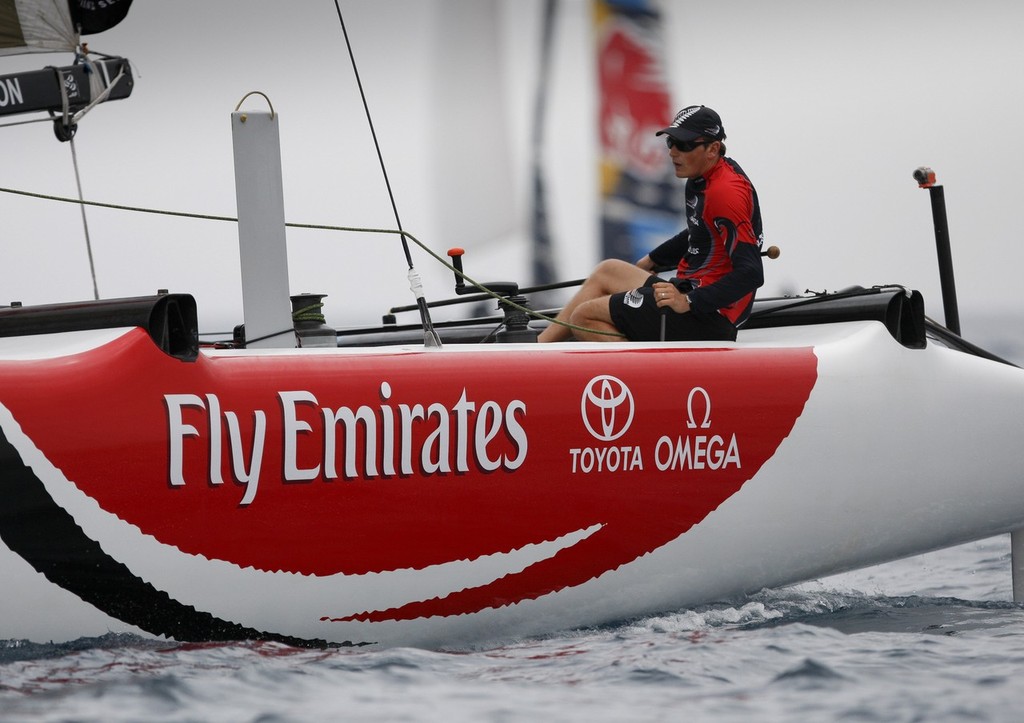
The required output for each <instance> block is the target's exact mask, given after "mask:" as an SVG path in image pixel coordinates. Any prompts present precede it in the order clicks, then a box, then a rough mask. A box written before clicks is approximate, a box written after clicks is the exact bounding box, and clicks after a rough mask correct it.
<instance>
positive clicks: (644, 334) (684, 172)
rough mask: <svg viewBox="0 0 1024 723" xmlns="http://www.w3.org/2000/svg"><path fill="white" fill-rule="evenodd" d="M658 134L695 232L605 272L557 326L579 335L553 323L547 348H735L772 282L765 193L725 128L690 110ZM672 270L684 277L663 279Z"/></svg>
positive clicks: (612, 263)
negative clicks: (563, 344) (661, 343)
mask: <svg viewBox="0 0 1024 723" xmlns="http://www.w3.org/2000/svg"><path fill="white" fill-rule="evenodd" d="M655 135H659V136H661V135H664V136H665V141H666V145H667V146H668V154H669V158H670V159H671V160H672V165H673V166H674V167H675V174H676V177H677V178H685V179H686V229H684V230H683V231H682V232H680V233H679V234H677V235H675V236H673V237H672V238H670V239H668V240H667V241H665V242H664V243H663V244H661V245H660V246H658V247H657V248H655V249H654V250H653V251H651V252H650V253H649V254H648V255H646V256H644V257H643V258H642V259H640V260H639V261H637V262H636V263H635V264H631V263H629V262H627V261H621V260H618V259H606V260H605V261H602V262H601V263H600V264H598V266H597V268H596V269H595V270H594V272H593V273H592V274H591V275H590V276H589V277H588V278H587V279H586V281H584V282H583V285H582V286H581V287H580V290H579V291H578V292H577V293H576V295H575V296H574V297H573V298H572V299H571V300H570V301H569V303H568V304H566V306H565V308H563V309H562V311H561V312H560V313H559V314H558V316H557V317H556V319H557V320H558V321H563V322H569V323H571V324H573V325H574V326H575V327H578V328H575V329H571V328H569V327H567V326H563V325H561V324H551V325H549V326H548V327H547V329H545V330H544V331H543V332H542V333H541V335H540V339H539V341H542V342H543V341H562V340H565V339H568V338H569V337H570V336H571V335H575V337H576V338H577V339H580V340H583V341H621V340H622V338H623V337H625V338H626V339H629V340H632V341H657V340H659V339H662V338H664V339H666V340H674V341H682V340H689V339H708V340H723V341H735V339H736V328H737V327H738V326H739V325H741V324H742V323H743V322H744V321H745V320H746V318H747V316H749V314H750V308H751V306H752V304H753V302H754V293H755V291H756V290H757V289H758V288H759V287H760V286H761V285H762V284H763V283H764V274H763V270H762V266H761V254H760V247H761V244H762V241H763V237H762V232H761V209H760V206H759V205H758V201H757V192H756V191H755V190H754V187H753V185H752V184H751V182H750V179H749V178H747V175H746V174H745V173H744V172H743V169H741V168H740V167H739V165H738V164H737V163H736V162H735V161H734V160H732V159H731V158H727V157H726V156H725V143H724V142H723V141H724V140H725V128H724V127H723V126H722V119H721V117H720V116H719V115H718V113H716V112H715V111H713V110H712V109H711V108H708V107H707V106H703V105H693V106H689V107H687V108H683V109H682V110H681V111H679V113H677V114H676V117H675V119H674V120H673V121H672V125H670V126H669V127H667V128H663V129H661V130H660V131H658V132H657V133H656V134H655ZM672 266H675V267H676V275H675V278H672V279H670V280H666V279H662V278H660V277H658V276H657V275H655V274H654V271H655V269H658V268H665V267H672Z"/></svg>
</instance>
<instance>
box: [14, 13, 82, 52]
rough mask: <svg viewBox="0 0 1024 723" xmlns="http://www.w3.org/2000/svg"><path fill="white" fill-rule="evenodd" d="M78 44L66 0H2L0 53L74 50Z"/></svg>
mask: <svg viewBox="0 0 1024 723" xmlns="http://www.w3.org/2000/svg"><path fill="white" fill-rule="evenodd" d="M77 45H78V34H77V33H76V32H75V29H74V25H73V24H72V21H71V11H70V10H69V8H68V4H67V2H66V0H0V55H19V54H21V53H52V52H61V51H70V52H73V51H74V50H75V47H76V46H77Z"/></svg>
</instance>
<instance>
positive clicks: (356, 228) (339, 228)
mask: <svg viewBox="0 0 1024 723" xmlns="http://www.w3.org/2000/svg"><path fill="white" fill-rule="evenodd" d="M0 192H2V193H13V194H15V195H18V196H28V197H29V198H38V199H41V200H44V201H60V202H61V203H74V204H78V205H81V206H95V207H96V208H109V209H112V210H115V211H133V212H135V213H150V214H156V215H160V216H176V217H178V218H195V219H200V220H203V221H228V222H231V223H238V219H237V218H235V217H234V216H214V215H211V214H205V213H188V212H186V211H166V210H161V209H155V208H142V207H140V206H125V205H122V204H118V203H103V202H101V201H85V200H81V199H77V198H67V197H64V196H52V195H49V194H45V193H33V192H32V191H21V190H18V189H14V188H0ZM285 226H286V227H288V228H303V229H311V230H315V231H352V232H355V233H383V234H392V235H395V236H405V237H407V238H409V239H412V241H413V243H415V244H416V245H417V246H419V247H420V248H421V249H423V251H425V252H426V253H427V254H429V255H430V256H431V257H433V258H434V260H435V261H437V262H438V263H440V264H441V265H442V266H444V267H446V268H447V269H448V270H449V271H451V272H453V273H456V274H458V275H459V276H461V277H462V278H463V279H465V281H466V283H468V284H471V285H472V286H475V287H476V288H478V289H480V290H481V291H482V292H483V293H485V294H487V295H488V296H491V297H493V298H495V299H497V300H499V301H501V302H503V303H505V304H508V305H509V306H511V307H512V308H514V309H518V310H519V311H522V312H523V313H525V314H527V315H528V316H532V317H533V318H535V319H541V320H543V321H547V322H550V323H552V324H559V325H561V326H564V327H566V328H568V329H573V330H578V331H586V332H591V333H595V334H603V335H605V336H616V337H622V334H618V333H616V332H611V331H604V330H601V329H588V328H587V327H583V326H577V325H575V324H570V323H568V322H565V321H559V320H558V319H555V318H552V317H550V316H545V315H544V314H541V313H539V312H537V311H534V310H533V309H529V308H527V307H525V306H520V305H519V304H516V303H515V302H513V301H511V300H510V299H508V298H506V297H503V296H501V295H500V294H496V293H494V292H493V291H491V290H490V289H488V288H487V287H486V286H484V285H483V284H482V283H480V282H479V281H476V280H475V279H473V278H472V277H470V276H468V275H467V274H465V273H463V272H461V271H459V270H458V269H456V268H455V267H454V266H452V265H451V264H450V263H448V262H447V261H446V260H445V259H443V258H442V257H441V256H439V255H438V254H436V253H434V251H433V250H432V249H431V248H430V247H429V246H427V245H426V244H424V243H423V242H422V241H420V240H419V239H418V238H416V237H415V236H413V235H412V234H411V233H409V232H408V231H398V230H396V229H391V228H366V227H359V226H331V225H328V224H320V223H290V222H285Z"/></svg>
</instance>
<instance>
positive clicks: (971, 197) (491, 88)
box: [0, 0, 1024, 333]
mask: <svg viewBox="0 0 1024 723" xmlns="http://www.w3.org/2000/svg"><path fill="white" fill-rule="evenodd" d="M342 9H343V11H344V12H345V16H346V22H347V24H348V30H349V33H350V36H351V37H352V40H353V43H354V48H355V52H356V59H357V62H358V63H359V66H360V72H361V74H362V80H363V84H364V87H365V89H366V91H367V93H368V96H369V101H370V108H371V112H372V113H373V116H374V121H375V123H376V125H377V133H378V137H379V139H380V141H381V144H382V150H383V154H384V158H385V161H386V162H387V164H388V172H389V174H390V177H391V182H392V186H393V188H394V190H395V193H396V200H397V203H398V208H399V212H400V213H401V216H402V221H403V224H404V226H405V228H406V229H407V230H408V231H410V232H411V233H413V234H415V235H416V236H417V237H418V238H419V239H421V240H422V241H424V242H425V243H427V244H428V245H429V246H430V247H431V248H433V249H434V250H435V251H436V252H438V253H440V254H442V255H443V254H444V251H445V250H446V249H447V248H448V247H450V246H454V245H461V246H465V247H466V248H467V249H468V251H469V253H468V255H467V257H466V267H467V271H468V272H469V273H470V274H471V275H473V276H475V277H477V278H479V279H481V280H487V279H506V278H510V277H512V278H517V279H521V280H527V273H528V272H527V268H528V266H527V249H528V219H529V215H528V212H529V207H528V195H527V190H528V182H529V176H528V171H529V161H530V155H529V149H528V145H527V141H528V132H529V124H530V118H531V112H532V108H531V103H532V97H533V95H532V94H533V85H532V84H533V74H534V71H535V66H536V53H537V42H538V29H539V10H540V2H539V0H498V1H496V2H493V3H488V2H480V1H479V0H405V1H402V2H394V1H391V2H380V1H377V0H358V1H355V0H349V1H347V2H344V1H343V2H342ZM665 15H666V27H665V40H666V57H667V60H668V64H667V67H668V73H669V77H670V81H671V85H672V88H673V93H674V101H673V104H674V105H675V106H679V107H681V106H683V105H686V104H689V103H704V104H707V105H710V106H712V107H714V108H716V109H717V110H718V111H719V112H720V113H721V115H722V116H723V119H724V122H725V126H726V128H727V130H728V133H729V141H728V146H729V153H730V155H731V156H733V157H734V158H736V159H737V160H738V161H739V162H740V163H741V165H743V167H744V168H745V169H746V171H747V172H748V173H749V175H750V176H751V178H752V179H753V181H754V183H755V185H756V186H757V188H758V191H759V194H760V197H761V203H762V209H763V214H764V226H765V231H766V240H767V241H768V242H769V243H774V244H777V245H779V246H780V247H781V248H782V250H783V256H782V258H781V259H779V260H778V261H775V262H773V263H770V264H769V265H768V267H767V284H766V287H765V289H764V291H763V293H764V294H777V293H780V292H782V291H794V290H795V291H803V290H804V289H815V290H821V289H829V290H834V289H838V288H842V287H844V286H847V285H850V284H863V285H871V284H876V283H902V284H905V285H907V286H911V287H914V288H918V289H920V290H921V291H922V292H923V293H924V294H925V297H926V303H927V311H928V313H929V314H930V315H932V316H935V317H937V318H939V319H941V317H942V311H941V309H942V307H941V301H940V299H939V291H938V290H939V285H938V278H937V267H936V263H935V253H934V240H933V236H932V226H931V212H930V207H929V202H928V194H927V193H926V192H925V191H922V190H919V189H918V188H917V186H916V184H915V183H914V181H913V180H912V179H911V172H912V171H913V170H914V168H916V167H917V166H919V165H929V166H931V167H933V168H934V169H935V170H936V171H937V173H938V175H939V181H940V183H942V184H943V185H944V186H945V189H946V197H947V204H948V214H949V223H950V234H951V239H952V245H953V253H954V261H955V263H956V273H957V281H958V287H959V296H960V301H961V307H962V309H963V320H964V327H965V333H966V332H968V331H969V324H970V320H971V318H972V316H980V315H983V314H987V313H989V312H990V311H992V312H996V313H999V312H1012V313H1015V314H1017V315H1018V316H1020V315H1021V313H1022V310H1024V304H1022V303H1021V301H1020V297H1019V294H1018V288H1019V287H1020V285H1021V282H1020V280H1019V276H1020V270H1021V268H1024V244H1022V243H1021V240H1020V235H1021V230H1020V228H1019V225H1018V224H1017V216H1018V208H1019V207H1020V206H1021V199H1020V182H1019V178H1018V176H1019V171H1018V169H1019V165H1020V164H1021V162H1022V161H1024V150H1022V145H1024V140H1022V139H1021V134H1020V132H1019V127H1018V126H1019V119H1020V118H1021V117H1022V116H1024V80H1022V79H1021V69H1024V46H1022V44H1021V43H1020V37H1019V35H1020V28H1022V27H1024V4H1021V3H1016V2H1011V1H1009V0H1006V1H992V0H989V1H987V2H986V1H984V0H982V1H980V2H974V3H969V4H968V3H962V2H951V1H950V0H939V1H935V0H932V1H930V2H925V1H923V0H908V1H905V2H875V1H867V2H857V3H851V2H822V1H817V2H812V1H811V0H807V1H797V0H785V1H784V2H774V3H769V2H752V1H751V2H736V1H732V2H730V1H729V0H725V1H723V2H718V3H715V4H713V5H712V6H708V5H706V4H700V3H693V2H666V3H665ZM556 40H557V42H558V43H559V45H558V51H557V54H556V58H555V69H554V72H553V75H552V78H551V82H552V90H551V93H552V102H551V107H550V112H549V118H548V120H549V126H548V144H547V147H546V154H545V159H546V162H547V167H548V173H549V183H550V185H551V197H550V199H549V204H550V209H551V214H552V223H553V235H554V238H555V241H556V244H557V253H558V260H559V271H560V273H561V275H562V276H564V277H566V278H572V277H578V276H582V275H584V274H585V273H586V272H587V271H588V270H589V268H590V267H591V266H592V264H593V263H594V262H595V261H596V260H597V249H598V246H599V245H598V242H597V239H596V233H597V224H596V214H597V211H596V187H597V180H596V179H597V176H596V163H597V160H596V157H595V148H596V119H595V117H594V113H595V97H594V92H593V87H594V60H593V44H592V28H591V18H590V9H589V2H584V0H563V3H562V12H561V16H560V22H559V27H558V34H557V37H556ZM89 42H90V46H91V47H92V48H94V49H95V50H98V51H101V52H106V53H110V54H117V55H124V56H126V57H128V58H130V59H131V60H132V62H133V63H134V65H135V69H136V72H137V74H138V75H137V78H136V88H135V92H134V94H133V96H132V97H131V98H129V99H127V100H124V101H119V102H116V103H110V104H107V105H106V106H103V107H100V108H98V109H97V110H96V111H94V112H93V113H92V114H91V115H90V116H88V117H87V118H86V119H85V120H84V121H83V123H82V125H81V127H80V130H79V133H78V137H77V139H76V144H77V150H78V155H79V162H80V166H81V172H82V182H83V185H84V192H85V195H86V197H87V198H89V199H93V200H98V201H104V202H111V203H122V204H126V205H133V206H146V207H154V208H166V209H173V210H178V211H188V212H197V213H210V214H217V215H234V213H235V195H234V193H235V191H234V178H233V168H232V158H231V137H230V123H229V117H230V113H231V112H232V111H233V110H234V108H235V105H236V104H237V103H238V101H239V100H240V99H241V98H242V96H243V95H245V94H246V93H247V92H248V91H250V90H260V91H263V92H265V93H267V95H268V96H269V97H270V99H271V101H272V102H273V103H274V106H275V109H276V110H277V111H278V112H279V113H280V114H281V129H282V151H283V167H284V176H285V177H284V183H285V211H286V217H287V219H288V220H289V221H295V222H303V223H324V224H335V225H344V226H368V227H387V228H393V227H394V220H393V217H392V215H391V208H390V204H389V202H388V199H387V196H386V192H385V189H384V185H383V181H382V180H381V177H380V171H379V168H378V167H377V162H376V156H375V154H374V151H373V148H372V145H371V139H370V135H369V132H368V130H367V129H366V123H365V118H364V116H363V111H362V108H361V105H360V102H359V98H358V96H357V94H356V89H355V83H354V80H353V78H352V71H351V68H350V66H349V62H348V56H347V52H346V51H345V48H344V45H343V38H342V35H341V30H340V27H339V25H338V21H337V16H336V14H335V10H334V4H333V2H331V1H330V0H318V1H317V2H313V1H312V0H302V1H301V2H290V3H281V2H268V1H247V2H241V0H220V1H219V2H216V3H210V2H200V1H199V0H177V1H176V2H174V3H161V2H153V1H152V0H136V2H135V6H134V7H133V9H132V11H131V13H130V14H129V15H128V18H127V19H126V20H125V21H124V22H123V23H122V24H121V25H120V26H118V27H117V28H115V29H113V30H111V31H108V32H107V33H104V34H102V35H97V36H93V37H92V38H90V39H89ZM69 62H70V58H65V57H60V56H49V55H46V56H44V55H39V56H22V57H19V58H4V59H0V72H8V71H9V70H14V69H21V68H29V67H33V68H34V67H43V66H44V65H47V64H67V63H69ZM245 107H247V108H252V109H254V110H259V109H262V108H263V104H262V101H257V100H255V99H250V100H249V101H247V103H246V106H245ZM666 120H668V119H666ZM0 132H2V134H3V143H2V146H0V147H2V148H3V157H4V160H3V162H2V163H0V185H2V186H4V187H10V188H18V189H25V190H30V191H37V192H43V193H53V194H56V195H66V196H73V195H75V193H76V192H75V184H74V176H73V171H72V166H71V158H70V150H69V148H68V146H67V145H66V144H60V143H58V142H57V141H56V140H55V139H54V138H53V135H52V133H51V131H50V129H49V128H48V127H47V125H45V124H34V125H28V126H18V127H15V128H4V129H2V130H0ZM666 162H667V161H666ZM88 216H89V225H90V231H91V234H92V241H93V248H94V253H95V257H96V264H97V272H98V277H99V287H100V292H101V294H102V295H103V296H105V297H113V296H126V295H135V294H147V293H152V292H155V291H156V289H158V288H170V289H171V290H173V291H188V292H192V293H194V294H195V295H196V297H197V300H198V302H199V308H200V321H201V324H202V326H203V328H204V329H207V330H209V329H223V328H228V327H229V326H230V325H231V324H233V323H238V322H240V321H241V298H240V294H241V291H240V283H239V278H238V275H239V271H238V245H237V234H236V229H235V227H234V226H233V225H232V224H226V223H212V222H201V221H191V220H182V219H168V218H161V217H155V216H147V215H142V216H139V215H134V214H128V213H124V212H118V211H107V210H100V209H89V211H88ZM0 219H2V223H3V227H4V263H3V264H2V265H0V299H2V300H3V302H7V301H10V300H21V301H23V302H25V303H47V302H53V301H65V300H74V299H84V298H89V297H90V296H91V293H92V286H91V281H90V279H89V275H88V266H87V261H86V258H85V244H84V240H83V237H82V229H81V221H80V217H79V211H78V209H77V208H76V207H74V206H71V205H61V204H52V203H46V202H43V201H37V200H30V199H24V198H19V197H13V196H10V195H8V194H0ZM288 238H289V268H290V274H291V279H292V291H293V292H295V293H298V292H312V291H317V292H323V293H328V294H330V297H329V298H328V307H327V312H328V315H329V319H330V321H331V322H332V323H333V324H334V325H336V326H345V325H353V324H359V323H367V322H371V323H372V322H374V321H376V320H377V319H378V318H379V315H380V314H381V313H383V312H384V311H385V310H386V308H387V307H389V306H391V305H393V304H405V303H409V302H410V301H411V295H410V294H409V292H408V290H407V284H406V281H405V261H404V257H403V256H402V253H401V250H400V248H399V246H398V245H397V243H396V242H395V240H394V238H393V237H390V236H380V235H364V234H336V233H325V232H314V231H289V233H288ZM414 260H415V262H416V265H417V267H418V269H419V270H420V273H421V275H422V276H423V279H424V285H425V289H426V293H427V295H428V298H440V297H443V296H447V295H449V292H450V286H451V282H450V278H449V273H448V272H447V270H445V269H443V268H441V267H439V266H438V265H437V264H436V263H435V262H433V261H432V260H431V259H430V258H429V257H428V256H427V255H426V254H424V253H422V252H420V251H418V250H416V251H414ZM1018 333H1019V332H1018Z"/></svg>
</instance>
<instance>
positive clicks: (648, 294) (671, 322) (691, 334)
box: [608, 276, 736, 341]
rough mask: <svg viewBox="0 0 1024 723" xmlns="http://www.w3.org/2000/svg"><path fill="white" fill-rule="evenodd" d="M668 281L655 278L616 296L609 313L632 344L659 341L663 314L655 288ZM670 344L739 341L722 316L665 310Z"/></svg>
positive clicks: (667, 339)
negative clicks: (660, 282) (701, 341)
mask: <svg viewBox="0 0 1024 723" xmlns="http://www.w3.org/2000/svg"><path fill="white" fill-rule="evenodd" d="M659 281H665V279H662V278H659V277H657V276H651V277H649V278H648V279H647V281H646V282H644V285H643V286H641V287H640V288H639V289H633V290H632V291H626V292H624V293H621V294H612V296H611V298H610V299H609V300H608V304H609V308H608V311H609V313H610V314H611V317H612V322H613V323H614V324H615V328H616V329H618V330H619V331H620V332H622V333H623V334H625V335H626V338H627V339H629V340H630V341H659V340H660V339H661V319H662V316H663V312H662V310H661V309H660V308H658V305H657V304H656V303H655V301H654V289H652V288H651V285H652V284H655V283H657V282H659ZM664 318H665V340H666V341H695V340H703V339H707V340H711V341H736V327H735V326H733V324H732V322H731V321H729V320H728V319H726V318H725V317H724V316H722V315H721V314H719V313H718V312H714V313H711V314H704V313H701V312H699V311H688V312H686V313H685V314H677V313H676V312H674V311H672V310H671V309H669V308H667V307H666V309H665V310H664Z"/></svg>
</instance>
